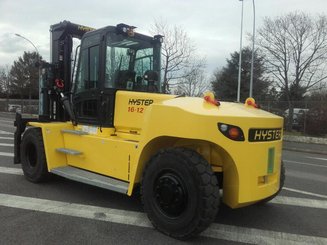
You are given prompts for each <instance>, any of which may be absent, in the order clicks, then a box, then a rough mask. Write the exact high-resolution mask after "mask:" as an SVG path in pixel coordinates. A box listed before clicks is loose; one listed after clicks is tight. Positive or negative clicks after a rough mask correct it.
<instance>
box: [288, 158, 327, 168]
mask: <svg viewBox="0 0 327 245" xmlns="http://www.w3.org/2000/svg"><path fill="white" fill-rule="evenodd" d="M283 161H284V162H289V163H296V164H301V165H308V166H315V167H322V168H327V166H324V165H319V164H313V163H306V162H297V161H291V160H283Z"/></svg>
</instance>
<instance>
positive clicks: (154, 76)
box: [143, 70, 159, 82]
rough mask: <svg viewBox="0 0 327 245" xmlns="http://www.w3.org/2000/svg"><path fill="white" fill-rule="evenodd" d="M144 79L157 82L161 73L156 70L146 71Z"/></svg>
mask: <svg viewBox="0 0 327 245" xmlns="http://www.w3.org/2000/svg"><path fill="white" fill-rule="evenodd" d="M143 79H144V80H146V81H148V82H157V81H158V80H159V74H158V72H156V71H152V70H148V71H146V72H145V73H144V76H143Z"/></svg>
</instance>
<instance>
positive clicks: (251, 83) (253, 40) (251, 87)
mask: <svg viewBox="0 0 327 245" xmlns="http://www.w3.org/2000/svg"><path fill="white" fill-rule="evenodd" d="M252 6H253V31H252V58H251V78H250V95H249V96H250V97H252V90H253V65H254V64H253V63H254V42H255V4H254V0H252Z"/></svg>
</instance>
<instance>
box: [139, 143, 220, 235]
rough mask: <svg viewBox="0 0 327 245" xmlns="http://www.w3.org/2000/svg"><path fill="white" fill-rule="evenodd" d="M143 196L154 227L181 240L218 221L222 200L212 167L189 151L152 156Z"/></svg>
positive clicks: (164, 152)
mask: <svg viewBox="0 0 327 245" xmlns="http://www.w3.org/2000/svg"><path fill="white" fill-rule="evenodd" d="M141 195H142V202H143V205H144V210H145V212H146V213H147V215H148V218H149V219H150V221H151V222H152V224H153V226H154V227H155V228H156V229H158V230H159V231H161V232H163V233H164V234H166V235H169V236H171V237H174V238H177V239H181V240H185V239H188V238H190V237H192V236H195V235H197V234H198V233H200V232H202V231H203V230H205V229H206V228H207V227H208V226H209V225H210V224H211V223H212V222H213V220H214V219H215V217H216V215H217V212H218V208H219V201H220V200H219V186H218V181H217V177H216V176H215V174H214V173H213V171H212V169H211V167H210V165H209V164H208V162H207V161H206V160H205V159H204V158H203V157H202V156H201V155H199V154H198V153H197V152H195V151H193V150H190V149H186V148H169V149H165V150H161V151H160V152H159V153H158V154H157V155H155V156H154V157H152V159H151V160H150V162H149V163H148V165H147V167H146V170H145V171H144V174H143V180H142V186H141Z"/></svg>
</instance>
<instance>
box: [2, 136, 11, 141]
mask: <svg viewBox="0 0 327 245" xmlns="http://www.w3.org/2000/svg"><path fill="white" fill-rule="evenodd" d="M0 139H2V140H14V138H13V137H1V136H0Z"/></svg>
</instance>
